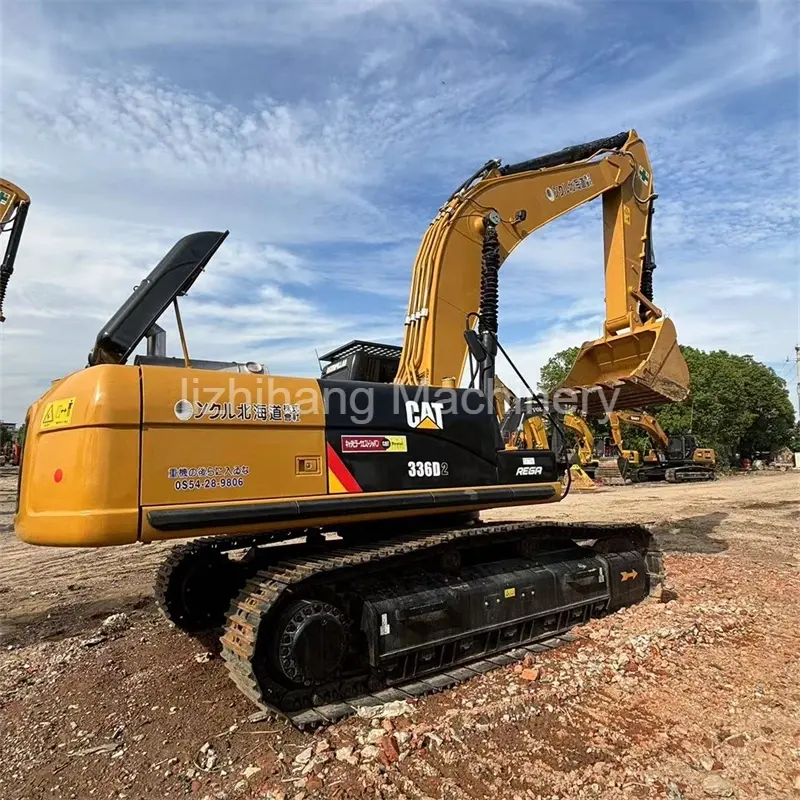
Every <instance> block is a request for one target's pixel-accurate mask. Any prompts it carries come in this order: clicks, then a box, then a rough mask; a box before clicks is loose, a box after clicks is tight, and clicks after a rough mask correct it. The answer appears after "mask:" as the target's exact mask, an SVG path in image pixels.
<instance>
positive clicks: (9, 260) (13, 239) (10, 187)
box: [0, 178, 31, 322]
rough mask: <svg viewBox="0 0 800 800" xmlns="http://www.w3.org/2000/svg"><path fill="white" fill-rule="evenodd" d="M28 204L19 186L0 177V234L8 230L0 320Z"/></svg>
mask: <svg viewBox="0 0 800 800" xmlns="http://www.w3.org/2000/svg"><path fill="white" fill-rule="evenodd" d="M30 204H31V199H30V197H28V195H27V194H26V193H25V192H23V191H22V189H20V188H19V186H16V185H15V184H13V183H11V181H7V180H5V179H3V178H0V235H2V234H3V233H6V232H8V242H7V244H6V249H5V254H4V255H3V262H2V264H0V322H5V319H6V318H5V317H4V316H3V301H4V300H5V296H6V288H7V287H8V281H9V279H10V278H11V273H12V272H14V261H15V260H16V258H17V250H18V249H19V243H20V240H21V239H22V230H23V228H24V227H25V219H26V218H27V216H28V207H29V206H30Z"/></svg>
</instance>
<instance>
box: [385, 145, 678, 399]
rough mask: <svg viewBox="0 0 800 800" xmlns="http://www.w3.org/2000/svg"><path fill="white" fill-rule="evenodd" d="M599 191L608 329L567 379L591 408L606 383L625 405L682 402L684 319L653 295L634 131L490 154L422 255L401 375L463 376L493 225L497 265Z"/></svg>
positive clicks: (645, 194)
mask: <svg viewBox="0 0 800 800" xmlns="http://www.w3.org/2000/svg"><path fill="white" fill-rule="evenodd" d="M598 197H602V198H603V228H604V240H605V283H606V319H605V324H604V331H603V336H602V337H601V338H600V339H598V340H597V341H594V342H588V343H586V344H584V345H583V347H582V348H581V352H580V355H579V357H578V359H577V361H576V363H575V365H574V367H573V369H572V371H571V373H570V375H569V376H568V378H567V380H566V381H565V383H564V386H565V387H570V388H573V389H575V390H576V391H578V392H579V393H581V394H585V395H586V398H587V403H588V406H587V410H589V411H592V412H594V411H597V410H599V409H600V408H601V406H602V403H601V401H600V400H599V398H598V397H597V391H598V387H601V388H610V389H612V390H613V389H616V390H618V392H617V398H616V404H615V405H616V407H619V408H625V407H631V404H633V403H636V404H637V405H641V404H642V403H663V402H673V401H679V400H682V399H684V398H685V397H686V395H687V394H688V382H689V376H688V369H687V367H686V363H685V361H684V359H683V356H682V355H681V353H680V350H679V348H678V345H677V336H676V333H675V328H674V326H673V324H672V322H671V321H670V320H667V319H663V318H662V314H661V311H660V309H658V308H657V307H656V306H655V305H654V304H653V302H652V270H653V268H654V267H655V264H654V262H653V259H652V245H651V227H652V209H653V200H654V198H655V194H654V192H653V176H652V169H651V166H650V161H649V159H648V156H647V150H646V148H645V145H644V142H643V141H642V140H641V139H640V138H639V136H638V135H637V134H636V132H635V131H633V130H632V131H629V132H625V133H620V134H618V135H617V136H612V137H610V138H607V139H599V140H597V141H594V142H589V143H586V144H583V145H578V146H576V147H571V148H567V149H565V150H561V151H559V152H557V153H551V154H549V155H546V156H542V157H540V158H536V159H532V160H529V161H525V162H522V163H519V164H512V165H507V166H500V163H499V162H497V161H490V162H488V163H487V164H486V165H485V166H484V167H483V168H482V169H481V170H479V171H478V172H477V173H476V174H475V175H474V176H472V178H470V179H469V180H468V181H466V182H465V183H464V184H462V186H461V187H459V189H458V190H457V191H456V192H455V193H454V194H453V195H452V197H451V198H450V199H449V200H448V201H447V202H446V203H445V204H444V206H442V208H441V209H440V211H439V213H438V214H437V216H436V218H435V219H434V220H433V222H432V223H431V225H430V227H429V228H428V230H427V232H426V234H425V236H424V238H423V240H422V243H421V245H420V248H419V252H418V254H417V258H416V262H415V265H414V271H413V282H412V286H411V293H410V298H409V306H408V314H407V317H406V322H405V325H406V327H405V337H404V341H403V351H402V355H401V358H400V367H399V370H398V373H397V377H396V379H395V382H397V383H403V384H406V385H409V384H410V385H425V384H427V385H432V386H441V385H447V384H449V383H451V382H455V384H456V385H458V384H459V383H460V381H461V378H462V375H463V371H464V366H465V363H466V357H467V348H466V346H465V343H464V340H463V338H462V336H461V333H462V332H463V330H464V328H465V325H466V321H467V320H468V319H469V320H470V322H469V324H470V325H474V324H475V317H474V314H475V312H476V311H478V310H479V309H481V297H480V294H481V269H482V254H483V255H484V260H485V250H486V244H487V230H488V229H489V228H491V229H492V231H493V233H492V235H494V232H496V237H497V243H498V252H497V258H496V260H497V261H498V262H499V263H498V266H499V264H502V262H503V261H505V259H506V258H507V257H508V256H509V255H510V254H511V252H512V251H513V250H514V248H515V247H516V246H517V245H518V244H519V243H520V242H521V241H522V240H523V239H525V237H527V236H528V235H529V234H530V233H532V232H533V231H535V230H537V229H539V228H541V227H543V226H544V225H546V224H547V223H549V222H551V221H553V220H554V219H556V218H558V217H560V216H562V215H564V214H566V213H568V212H569V211H572V210H573V209H575V208H578V207H579V206H581V205H584V204H585V203H588V202H589V201H591V200H594V199H596V198H598ZM481 311H482V309H481ZM470 315H473V316H472V317H471V318H470ZM495 316H496V310H495Z"/></svg>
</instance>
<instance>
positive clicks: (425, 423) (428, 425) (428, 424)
mask: <svg viewBox="0 0 800 800" xmlns="http://www.w3.org/2000/svg"><path fill="white" fill-rule="evenodd" d="M417 428H424V429H425V430H426V431H438V430H439V426H438V425H437V424H436V423H435V422H434V421H433V420H432V419H431V418H430V417H425V419H423V420H422V421H421V422H420V423H419V425H417Z"/></svg>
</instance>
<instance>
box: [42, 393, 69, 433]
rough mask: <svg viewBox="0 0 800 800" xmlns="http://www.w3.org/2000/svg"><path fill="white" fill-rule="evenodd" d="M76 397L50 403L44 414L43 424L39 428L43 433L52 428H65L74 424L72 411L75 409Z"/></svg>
mask: <svg viewBox="0 0 800 800" xmlns="http://www.w3.org/2000/svg"><path fill="white" fill-rule="evenodd" d="M75 400H76V398H74V397H67V398H66V399H64V400H54V401H53V402H52V403H48V404H47V405H46V406H45V408H44V414H42V424H41V425H40V426H39V427H40V428H41V429H42V430H43V431H46V430H49V429H50V428H63V427H64V426H66V425H69V424H70V423H71V422H72V410H73V409H74V408H75Z"/></svg>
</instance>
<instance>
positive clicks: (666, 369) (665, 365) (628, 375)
mask: <svg viewBox="0 0 800 800" xmlns="http://www.w3.org/2000/svg"><path fill="white" fill-rule="evenodd" d="M559 388H562V389H571V390H573V391H575V392H577V394H578V404H579V407H581V408H583V409H585V410H586V412H587V413H588V414H589V415H602V414H605V413H606V412H608V411H611V410H622V409H632V408H642V407H643V406H647V405H657V404H663V403H679V402H680V401H681V400H684V399H686V397H687V396H688V394H689V368H688V367H687V366H686V361H685V359H684V357H683V354H682V353H681V350H680V347H678V337H677V334H676V332H675V325H674V324H673V322H672V320H671V319H661V320H651V321H649V322H646V323H644V324H642V325H641V326H639V327H637V328H635V329H634V330H630V331H628V332H626V333H618V334H614V335H606V336H605V337H603V338H602V339H597V340H595V341H593V342H585V343H584V344H583V346H582V347H581V349H580V352H579V353H578V357H577V358H576V359H575V363H574V364H573V365H572V369H571V370H570V373H569V375H567V377H566V379H565V380H564V382H563V383H562V384H561V386H560V387H559Z"/></svg>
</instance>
